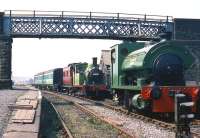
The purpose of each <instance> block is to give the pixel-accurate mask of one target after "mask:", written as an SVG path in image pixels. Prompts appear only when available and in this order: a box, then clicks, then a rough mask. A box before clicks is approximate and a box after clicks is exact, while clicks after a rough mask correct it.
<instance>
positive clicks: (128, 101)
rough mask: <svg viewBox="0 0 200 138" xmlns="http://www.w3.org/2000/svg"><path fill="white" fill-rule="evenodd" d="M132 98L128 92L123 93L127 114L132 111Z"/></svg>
mask: <svg viewBox="0 0 200 138" xmlns="http://www.w3.org/2000/svg"><path fill="white" fill-rule="evenodd" d="M131 101H132V96H131V94H130V92H128V91H127V92H125V93H124V106H125V108H126V109H128V111H129V112H131V111H132V102H131Z"/></svg>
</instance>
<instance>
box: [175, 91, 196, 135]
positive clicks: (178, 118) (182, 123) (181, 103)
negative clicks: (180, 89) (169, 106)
mask: <svg viewBox="0 0 200 138" xmlns="http://www.w3.org/2000/svg"><path fill="white" fill-rule="evenodd" d="M193 105H194V102H191V99H189V98H188V97H187V96H186V95H185V94H181V93H178V94H175V123H176V138H190V137H191V132H190V126H189V124H190V122H191V121H192V120H193V119H194V114H193V113H192V107H193Z"/></svg>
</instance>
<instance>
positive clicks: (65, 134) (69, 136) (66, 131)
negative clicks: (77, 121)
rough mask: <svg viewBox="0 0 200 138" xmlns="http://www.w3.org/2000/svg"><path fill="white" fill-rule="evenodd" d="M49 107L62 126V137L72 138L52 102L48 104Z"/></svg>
mask: <svg viewBox="0 0 200 138" xmlns="http://www.w3.org/2000/svg"><path fill="white" fill-rule="evenodd" d="M50 104H51V106H52V107H53V110H54V111H55V112H56V115H57V117H58V119H59V121H60V122H61V124H62V127H63V131H64V136H63V137H65V138H74V137H73V136H72V133H71V132H70V130H69V128H68V127H67V126H66V125H65V122H64V119H63V118H62V116H61V115H60V113H59V112H58V111H57V109H56V107H55V106H54V104H53V103H52V102H50Z"/></svg>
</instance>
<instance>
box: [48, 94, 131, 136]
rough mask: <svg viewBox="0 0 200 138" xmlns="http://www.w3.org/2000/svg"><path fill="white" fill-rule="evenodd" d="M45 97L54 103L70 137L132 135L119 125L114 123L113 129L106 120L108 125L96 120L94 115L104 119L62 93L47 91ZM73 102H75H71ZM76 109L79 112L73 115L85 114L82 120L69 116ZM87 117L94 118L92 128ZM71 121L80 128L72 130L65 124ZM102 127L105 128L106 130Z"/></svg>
mask: <svg viewBox="0 0 200 138" xmlns="http://www.w3.org/2000/svg"><path fill="white" fill-rule="evenodd" d="M46 94H51V96H50V97H49V96H47V95H46ZM44 97H45V98H46V99H48V100H49V101H51V104H52V106H53V108H54V110H55V111H56V113H57V114H58V117H59V119H60V120H61V122H62V124H63V126H64V128H65V130H66V133H68V134H70V135H69V136H68V137H70V138H72V137H76V138H77V137H119V138H124V137H132V136H130V135H129V134H127V133H126V132H123V130H120V128H118V127H117V126H113V125H112V127H113V128H114V129H113V128H110V127H111V126H110V124H109V125H108V124H107V122H106V125H102V124H103V123H100V122H98V121H94V119H92V118H94V117H95V118H97V119H101V120H102V118H100V117H99V116H98V115H96V114H95V113H94V112H92V111H90V110H88V109H87V108H85V107H84V106H82V105H81V104H78V103H76V102H73V101H71V100H69V99H67V98H63V97H62V96H61V95H57V94H53V93H49V92H45V94H44ZM63 100H65V101H66V102H64V101H63ZM71 103H73V104H71ZM69 105H70V106H75V107H76V108H73V109H72V108H71V109H70V108H69ZM61 106H63V107H62V108H61ZM67 106H68V107H67ZM65 107H67V108H65ZM64 108H65V109H64ZM75 110H77V111H76V112H78V114H74V113H73V116H80V117H82V116H83V118H82V121H80V120H81V119H80V120H79V119H77V118H72V117H69V116H70V115H69V114H71V113H72V112H74V111H75ZM65 111H68V112H65ZM80 111H82V112H80ZM83 112H84V113H83ZM66 114H68V116H67V117H66V116H65V115H66ZM86 114H87V115H89V116H90V117H88V116H86ZM87 118H90V119H89V121H91V119H92V120H93V121H92V122H93V124H92V128H91V127H90V125H87V123H90V122H87V120H88V119H87ZM66 120H67V121H66ZM69 120H74V121H75V122H76V124H74V122H73V121H72V123H71V122H70V121H69ZM83 120H84V121H83ZM69 122H70V124H72V125H73V127H75V126H78V129H77V130H75V129H74V130H72V127H70V126H69V127H67V126H68V125H65V124H66V123H68V124H69ZM94 122H95V123H96V122H98V123H97V124H96V125H95V123H94ZM104 124H105V123H104ZM81 125H82V126H83V125H86V127H85V126H84V128H83V127H82V126H81ZM88 126H89V127H88ZM101 126H102V127H101ZM88 128H90V129H92V130H93V131H94V132H93V133H92V130H88ZM94 128H95V129H94ZM101 128H103V129H104V130H103V129H101ZM82 129H84V133H82ZM108 130H109V131H108ZM85 132H87V133H85ZM94 133H99V134H97V135H98V136H96V135H95V134H94ZM102 133H104V134H102ZM100 134H101V135H100Z"/></svg>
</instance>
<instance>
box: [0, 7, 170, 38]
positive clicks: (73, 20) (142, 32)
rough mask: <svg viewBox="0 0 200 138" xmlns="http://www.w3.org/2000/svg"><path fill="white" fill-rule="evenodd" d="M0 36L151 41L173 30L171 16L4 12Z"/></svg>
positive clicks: (68, 12)
mask: <svg viewBox="0 0 200 138" xmlns="http://www.w3.org/2000/svg"><path fill="white" fill-rule="evenodd" d="M1 18H3V33H4V34H5V35H7V36H10V37H12V38H16V37H20V38H22V37H30V38H89V39H90V38H91V39H114V40H152V39H158V37H159V35H160V34H162V33H166V32H167V33H169V32H172V31H173V18H172V17H171V16H159V15H142V14H124V13H103V12H70V11H60V12H59V11H54V12H50V11H5V12H4V13H2V14H1Z"/></svg>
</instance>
